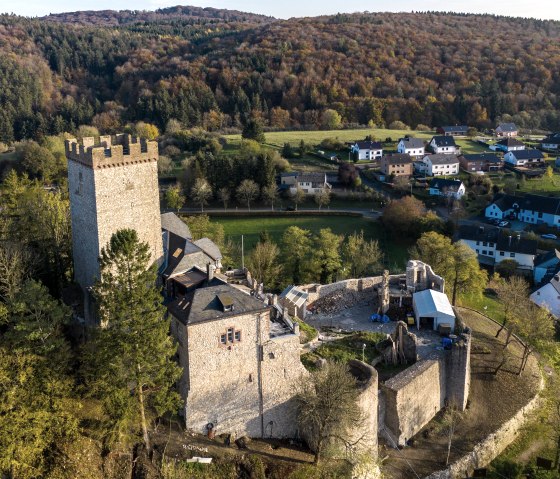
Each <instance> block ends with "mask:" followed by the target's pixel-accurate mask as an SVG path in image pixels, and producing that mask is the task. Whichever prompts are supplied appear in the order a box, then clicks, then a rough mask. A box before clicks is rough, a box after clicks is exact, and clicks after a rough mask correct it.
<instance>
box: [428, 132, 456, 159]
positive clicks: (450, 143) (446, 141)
mask: <svg viewBox="0 0 560 479" xmlns="http://www.w3.org/2000/svg"><path fill="white" fill-rule="evenodd" d="M428 146H429V147H430V149H431V150H432V152H433V153H435V154H444V155H457V154H459V153H461V149H460V148H459V147H458V146H457V144H456V143H455V139H454V138H453V137H452V136H434V137H433V138H432V139H431V141H430V143H429V145H428Z"/></svg>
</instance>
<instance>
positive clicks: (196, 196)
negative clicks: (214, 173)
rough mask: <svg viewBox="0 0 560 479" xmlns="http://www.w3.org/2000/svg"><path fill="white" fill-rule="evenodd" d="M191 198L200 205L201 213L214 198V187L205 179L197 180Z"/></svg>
mask: <svg viewBox="0 0 560 479" xmlns="http://www.w3.org/2000/svg"><path fill="white" fill-rule="evenodd" d="M191 198H192V200H193V201H194V202H195V203H198V204H199V205H200V211H204V206H205V205H207V204H208V200H210V198H212V187H211V186H210V183H208V181H206V179H205V178H198V179H196V180H195V182H194V185H193V187H192V188H191Z"/></svg>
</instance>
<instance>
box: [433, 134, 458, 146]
mask: <svg viewBox="0 0 560 479" xmlns="http://www.w3.org/2000/svg"><path fill="white" fill-rule="evenodd" d="M432 142H434V143H435V145H436V146H438V147H441V146H454V147H457V144H456V143H455V138H453V137H452V136H444V135H439V136H434V137H433V138H432V140H431V141H430V143H432Z"/></svg>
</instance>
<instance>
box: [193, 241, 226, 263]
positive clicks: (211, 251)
mask: <svg viewBox="0 0 560 479" xmlns="http://www.w3.org/2000/svg"><path fill="white" fill-rule="evenodd" d="M194 244H195V245H196V246H198V247H199V248H200V249H201V250H202V251H204V252H205V253H206V254H207V255H208V256H210V257H211V258H212V259H214V260H216V261H217V260H219V259H222V253H221V251H220V248H218V246H217V245H216V243H214V242H213V241H212V240H211V239H209V238H201V239H199V240H196V241H195V242H194Z"/></svg>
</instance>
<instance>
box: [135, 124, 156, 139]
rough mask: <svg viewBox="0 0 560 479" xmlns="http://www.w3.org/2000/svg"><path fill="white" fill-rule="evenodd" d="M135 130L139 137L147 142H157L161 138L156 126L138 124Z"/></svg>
mask: <svg viewBox="0 0 560 479" xmlns="http://www.w3.org/2000/svg"><path fill="white" fill-rule="evenodd" d="M134 130H135V131H136V135H137V136H139V137H140V138H145V139H146V140H155V139H156V138H157V137H158V136H159V130H158V127H157V126H156V125H152V124H151V123H144V122H143V121H139V122H138V123H136V125H135V126H134Z"/></svg>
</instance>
